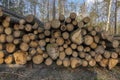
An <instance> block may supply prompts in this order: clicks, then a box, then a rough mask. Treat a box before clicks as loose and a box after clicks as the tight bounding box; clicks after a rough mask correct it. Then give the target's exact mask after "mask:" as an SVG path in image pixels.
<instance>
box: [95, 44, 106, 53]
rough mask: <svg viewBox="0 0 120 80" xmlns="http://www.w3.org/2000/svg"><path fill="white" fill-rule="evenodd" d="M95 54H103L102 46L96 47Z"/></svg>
mask: <svg viewBox="0 0 120 80" xmlns="http://www.w3.org/2000/svg"><path fill="white" fill-rule="evenodd" d="M95 52H96V53H97V54H103V53H104V52H105V49H104V47H103V46H97V48H96V49H95Z"/></svg>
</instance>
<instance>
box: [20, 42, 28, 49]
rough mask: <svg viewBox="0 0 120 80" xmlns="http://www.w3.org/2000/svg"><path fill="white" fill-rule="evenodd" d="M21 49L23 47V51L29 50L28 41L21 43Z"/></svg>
mask: <svg viewBox="0 0 120 80" xmlns="http://www.w3.org/2000/svg"><path fill="white" fill-rule="evenodd" d="M20 49H21V50H22V51H28V49H29V45H28V44H27V43H25V42H22V43H21V44H20Z"/></svg>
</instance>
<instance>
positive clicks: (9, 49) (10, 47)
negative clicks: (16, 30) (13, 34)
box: [6, 43, 16, 53]
mask: <svg viewBox="0 0 120 80" xmlns="http://www.w3.org/2000/svg"><path fill="white" fill-rule="evenodd" d="M15 49H16V46H15V45H14V44H13V43H8V44H6V51H7V52H8V53H13V52H14V51H15Z"/></svg>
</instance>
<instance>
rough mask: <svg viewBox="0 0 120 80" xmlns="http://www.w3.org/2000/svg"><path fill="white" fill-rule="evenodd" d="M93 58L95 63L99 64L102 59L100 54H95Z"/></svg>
mask: <svg viewBox="0 0 120 80" xmlns="http://www.w3.org/2000/svg"><path fill="white" fill-rule="evenodd" d="M94 58H95V61H96V62H100V61H101V60H102V59H103V57H102V55H101V54H96V55H95V57H94Z"/></svg>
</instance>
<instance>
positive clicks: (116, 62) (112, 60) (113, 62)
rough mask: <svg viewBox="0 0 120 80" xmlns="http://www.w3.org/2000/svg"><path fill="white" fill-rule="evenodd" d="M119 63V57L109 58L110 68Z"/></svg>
mask: <svg viewBox="0 0 120 80" xmlns="http://www.w3.org/2000/svg"><path fill="white" fill-rule="evenodd" d="M117 64H118V59H112V58H111V59H109V63H108V68H109V70H111V69H112V68H114V67H115V66H116V65H117Z"/></svg>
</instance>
